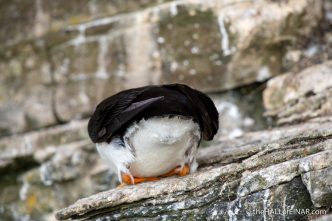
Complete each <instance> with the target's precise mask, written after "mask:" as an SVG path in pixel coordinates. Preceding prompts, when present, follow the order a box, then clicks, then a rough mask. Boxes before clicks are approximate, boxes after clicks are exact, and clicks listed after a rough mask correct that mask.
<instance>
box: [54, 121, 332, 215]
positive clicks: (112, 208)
mask: <svg viewBox="0 0 332 221" xmlns="http://www.w3.org/2000/svg"><path fill="white" fill-rule="evenodd" d="M296 128H299V130H297V129H296ZM288 132H289V133H288ZM263 133H269V136H270V138H269V139H267V142H268V143H262V144H259V145H257V143H256V142H255V140H256V139H257V138H258V137H262V136H259V133H252V134H251V133H250V134H248V135H249V136H251V139H249V140H251V141H253V143H248V140H246V138H244V140H242V142H243V143H242V145H239V146H238V147H236V146H233V147H229V152H232V151H231V149H232V148H234V149H239V150H238V151H235V152H234V154H233V155H232V156H229V157H230V158H232V159H233V160H229V161H228V162H227V163H228V164H227V165H224V166H221V165H220V164H218V163H221V162H222V160H219V161H214V162H213V164H211V162H210V163H207V162H205V163H204V159H206V160H209V159H208V158H209V157H204V153H205V154H209V155H210V156H211V152H210V151H207V150H208V149H209V148H207V150H206V149H203V150H202V151H203V152H202V153H201V154H200V155H199V162H200V163H201V165H202V166H201V167H200V169H199V171H198V172H197V173H194V174H190V175H188V176H186V177H181V178H175V177H174V178H167V179H163V180H160V181H157V182H149V183H142V184H139V185H135V186H127V187H124V188H121V189H113V190H109V191H105V192H102V193H99V194H96V195H93V196H90V197H88V198H84V199H81V200H79V201H77V202H76V203H75V204H73V205H71V206H69V207H68V208H65V209H63V210H61V211H59V212H58V213H57V215H56V217H57V218H58V219H61V220H62V219H67V218H75V219H78V218H80V219H81V218H83V219H89V220H98V219H105V220H119V219H136V218H137V217H140V218H146V219H151V220H162V219H167V218H170V219H171V220H172V219H174V220H175V219H180V220H181V219H186V218H189V219H190V218H192V219H210V220H216V219H219V218H220V219H221V220H234V219H245V220H264V219H265V220H266V219H276V220H280V219H286V220H305V219H307V218H308V216H309V215H310V211H311V210H312V209H315V208H316V207H315V206H316V204H312V202H315V201H316V202H318V201H319V202H322V203H323V204H322V205H323V206H325V207H330V206H332V205H331V202H332V201H330V200H329V199H330V194H331V189H330V188H329V187H328V186H326V185H324V184H327V183H329V179H330V176H331V174H329V172H327V169H323V170H326V171H324V172H323V174H322V173H321V172H322V168H326V167H329V168H331V162H330V161H331V160H330V159H331V158H330V157H328V156H330V155H331V154H332V152H331V151H332V149H331V147H332V145H331V142H332V141H331V135H332V131H331V121H327V120H326V118H325V119H321V120H320V121H319V119H317V122H310V123H305V124H301V125H296V126H295V125H294V126H293V128H292V127H283V128H276V129H274V130H272V131H268V132H263ZM241 139H242V138H239V140H241ZM212 148H213V147H212ZM223 148H224V147H223V145H220V146H219V148H218V147H216V148H213V150H214V153H215V155H218V154H219V153H221V152H220V150H219V149H221V150H222V149H223ZM241 148H242V149H241ZM295 150H297V152H294V151H295ZM212 152H213V151H212ZM279 152H282V153H283V154H280V156H278V153H279ZM239 156H241V157H239ZM276 156H277V157H276ZM276 158H277V159H276ZM219 159H220V158H219ZM213 165H214V166H213ZM306 165H310V166H306ZM307 171H309V172H307ZM328 171H329V170H328ZM307 173H313V174H314V173H315V174H316V176H315V175H313V176H312V177H311V179H314V180H315V181H319V182H318V184H317V185H315V186H314V187H313V188H312V189H311V188H310V187H309V189H308V185H309V184H308V182H307V180H306V181H304V183H303V181H302V180H304V178H303V177H306V176H307V175H306V174H307ZM322 175H326V176H328V177H329V178H328V179H326V182H325V183H324V182H322V180H323V179H324V176H322ZM301 176H302V179H301ZM318 176H319V177H320V178H318ZM310 182H314V181H313V180H310ZM315 190H316V191H317V190H319V192H315ZM161 196H162V197H161ZM316 209H317V208H316ZM168 214H172V215H168Z"/></svg>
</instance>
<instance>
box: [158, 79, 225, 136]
mask: <svg viewBox="0 0 332 221" xmlns="http://www.w3.org/2000/svg"><path fill="white" fill-rule="evenodd" d="M164 87H168V88H171V89H173V90H177V91H179V92H181V93H182V94H184V95H185V96H186V97H187V99H188V100H189V101H190V103H191V105H192V107H193V108H194V111H195V112H196V114H197V115H196V116H197V118H198V121H199V124H200V127H201V129H202V135H203V139H205V140H212V139H213V137H214V135H215V134H216V133H217V131H218V128H219V114H218V111H217V109H216V106H215V105H214V103H213V101H212V100H211V99H210V98H209V97H208V96H207V95H206V94H204V93H202V92H200V91H198V90H195V89H192V88H191V87H188V86H187V85H184V84H170V85H164Z"/></svg>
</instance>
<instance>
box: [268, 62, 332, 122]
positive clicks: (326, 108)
mask: <svg viewBox="0 0 332 221" xmlns="http://www.w3.org/2000/svg"><path fill="white" fill-rule="evenodd" d="M331 96H332V61H327V62H325V63H323V64H320V65H316V66H312V67H310V68H307V69H305V70H303V71H302V72H299V73H296V74H293V73H288V74H284V75H282V76H279V77H276V78H274V79H272V80H270V81H269V82H268V84H267V89H266V90H265V91H264V96H263V97H264V105H265V107H266V108H267V112H266V114H267V115H268V116H275V117H276V118H277V119H278V120H277V122H278V123H279V124H283V123H292V122H294V121H303V120H306V119H310V118H313V117H317V116H324V115H327V114H331V113H332V100H331Z"/></svg>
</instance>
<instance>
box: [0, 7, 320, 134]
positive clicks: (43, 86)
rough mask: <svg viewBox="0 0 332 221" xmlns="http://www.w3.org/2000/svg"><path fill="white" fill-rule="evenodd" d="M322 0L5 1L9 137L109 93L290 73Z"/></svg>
mask: <svg viewBox="0 0 332 221" xmlns="http://www.w3.org/2000/svg"><path fill="white" fill-rule="evenodd" d="M322 6H323V1H322V0H315V1H313V0H290V1H281V2H275V1H243V2H242V1H236V0H227V1H222V2H221V1H218V0H212V1H200V0H197V1H196V0H195V1H189V0H178V1H149V0H140V1H127V3H126V4H120V1H111V2H107V1H91V0H89V1H88V0H84V1H82V2H78V1H71V2H70V3H68V2H67V1H62V0H61V1H56V2H54V1H41V0H35V1H33V4H23V3H22V4H18V3H17V1H10V2H8V1H2V3H1V10H2V11H3V13H0V14H1V15H0V18H1V17H2V18H3V19H0V22H1V25H3V26H4V27H7V26H8V25H10V27H8V28H4V29H1V30H0V39H1V40H2V42H4V46H3V47H1V48H0V55H1V56H0V73H1V77H0V83H1V84H2V85H4V86H3V87H1V88H0V92H1V95H0V96H1V97H0V136H4V135H10V134H16V133H21V132H24V131H29V130H34V129H38V128H43V127H46V126H51V125H55V124H58V123H59V122H67V121H69V120H71V119H81V118H85V117H87V116H89V115H90V114H91V112H92V111H93V109H94V107H95V106H96V104H97V103H98V102H99V101H100V100H101V99H102V98H105V97H107V96H110V95H112V94H114V93H116V92H118V91H120V90H122V89H127V88H130V87H137V86H141V85H145V84H162V83H174V82H179V83H186V84H189V85H191V86H193V87H195V88H197V89H201V90H203V91H205V92H219V91H222V90H227V89H232V88H236V87H240V86H244V85H247V84H251V83H253V82H262V81H265V80H267V79H268V78H270V77H272V76H276V75H278V74H280V73H282V70H281V69H282V67H284V66H285V65H284V63H287V62H285V61H284V60H285V59H286V55H287V54H286V52H285V51H286V48H287V50H291V49H292V48H293V47H295V46H294V45H301V42H302V41H305V40H308V41H309V40H310V39H311V37H312V36H316V32H318V31H317V29H320V28H321V26H323V25H322V23H321V20H322V19H323V18H324V10H322V9H323V7H322ZM326 7H327V6H326ZM324 24H325V23H324ZM27 32H28V33H27ZM324 44H325V43H324ZM324 44H323V43H322V45H324ZM289 48H290V49H289ZM295 49H296V50H298V51H301V50H306V49H304V48H303V47H300V46H299V47H295ZM295 49H294V50H295ZM288 57H289V56H288ZM286 60H287V59H286ZM293 63H294V64H293ZM293 63H291V62H288V63H287V65H286V66H289V67H293V66H295V63H296V62H293ZM289 69H291V68H289ZM23 79H25V80H23ZM23 82H24V83H23Z"/></svg>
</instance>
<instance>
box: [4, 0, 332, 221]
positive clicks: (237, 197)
mask: <svg viewBox="0 0 332 221" xmlns="http://www.w3.org/2000/svg"><path fill="white" fill-rule="evenodd" d="M0 6H1V7H0V12H1V13H0V18H1V19H0V26H1V27H3V28H1V29H0V40H1V42H2V44H1V46H0V85H1V87H0V176H1V178H0V220H14V221H22V220H48V221H54V220H55V216H54V215H55V211H56V210H59V209H61V208H65V207H67V206H68V205H70V204H72V203H73V202H75V201H77V200H78V199H80V198H83V199H82V200H79V201H78V202H77V203H75V204H73V205H71V206H69V207H68V208H65V209H62V210H60V211H59V212H58V213H57V217H58V218H59V219H66V218H73V219H76V218H82V219H98V217H99V218H101V220H114V219H129V220H131V219H139V218H141V219H144V220H172V219H173V220H181V219H182V220H187V219H192V220H196V219H199V220H271V219H273V220H301V219H302V220H307V219H310V220H313V219H315V218H316V217H318V216H320V215H323V214H324V213H325V212H326V211H329V212H330V211H331V201H332V200H331V177H332V176H331V160H330V159H331V148H330V147H331V133H332V132H331V99H330V96H331V79H332V78H331V74H330V73H331V69H332V68H331V60H332V53H331V52H332V51H331V49H332V31H331V30H332V29H331V24H332V14H331V13H332V2H331V1H326V0H287V1H286V0H285V1H274V0H264V1H261V0H257V1H238V0H223V1H219V0H209V1H202V0H177V1H170V0H158V1H151V0H134V1H132V0H127V1H126V4H124V3H123V1H121V0H112V1H104V0H99V1H95V0H81V1H75V0H71V1H63V0H57V1H51V0H34V1H32V2H30V3H24V2H22V1H17V0H13V1H4V0H3V1H1V0H0ZM270 78H271V79H270ZM267 80H268V82H267V83H265V81H267ZM174 82H178V83H186V84H189V85H190V86H193V87H195V88H197V89H200V90H203V91H205V92H208V93H209V95H210V96H211V98H212V99H213V100H214V102H215V104H216V106H217V109H218V111H219V113H220V119H219V122H220V130H219V133H218V135H217V136H216V138H215V139H214V140H213V142H204V143H202V148H201V149H200V152H199V157H198V160H199V163H200V169H199V171H198V173H195V174H192V175H190V176H188V177H184V178H177V177H173V178H169V179H165V180H162V181H160V182H156V183H145V184H142V185H139V186H135V187H126V188H123V189H113V190H110V189H112V188H115V187H116V185H117V179H116V176H115V175H114V174H111V173H109V172H108V171H107V167H106V166H105V164H103V162H102V161H101V159H100V157H99V156H97V152H96V151H95V148H94V145H93V144H92V143H91V142H90V141H89V139H88V136H87V131H86V123H87V118H88V117H89V115H90V114H91V112H92V111H93V109H94V107H95V105H96V104H97V103H98V102H100V101H101V100H102V99H103V98H105V97H107V96H110V95H112V94H114V93H115V92H118V91H119V90H122V89H126V88H129V87H137V86H141V85H143V84H161V83H174ZM263 91H264V92H263ZM262 92H263V93H262ZM263 101H264V105H265V107H264V105H263ZM263 113H265V114H263ZM274 120H275V122H276V123H277V125H278V127H277V128H273V129H270V127H271V126H272V125H274ZM285 124H287V125H285ZM281 125H284V126H281ZM267 128H269V129H267ZM257 130H259V132H252V131H257ZM235 138H236V139H235ZM101 191H106V192H101ZM97 193H99V194H97ZM93 194H97V195H93ZM91 195H92V196H91ZM89 196H90V197H89ZM266 209H270V210H266ZM272 209H275V210H272ZM262 210H263V211H262ZM308 210H309V212H310V211H312V212H315V211H316V213H315V214H314V213H312V214H310V215H308ZM278 211H279V212H278ZM280 211H281V212H280ZM283 211H285V212H286V213H287V214H283V213H282V212H283ZM317 213H318V214H317ZM330 219H331V218H330V216H328V215H327V216H325V217H320V220H330Z"/></svg>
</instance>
